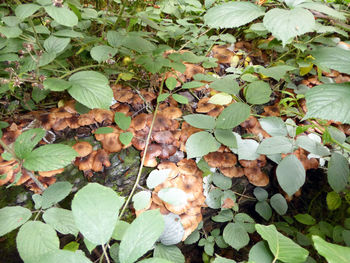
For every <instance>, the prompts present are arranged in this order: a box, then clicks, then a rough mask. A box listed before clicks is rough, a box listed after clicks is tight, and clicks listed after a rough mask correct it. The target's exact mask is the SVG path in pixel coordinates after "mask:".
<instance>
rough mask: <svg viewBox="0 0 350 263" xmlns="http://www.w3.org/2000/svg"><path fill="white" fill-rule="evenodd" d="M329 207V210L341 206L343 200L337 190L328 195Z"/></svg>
mask: <svg viewBox="0 0 350 263" xmlns="http://www.w3.org/2000/svg"><path fill="white" fill-rule="evenodd" d="M326 202H327V207H328V209H329V210H331V211H332V210H336V209H338V208H339V207H340V205H341V203H342V201H341V197H340V195H339V194H338V193H337V192H329V193H327V197H326Z"/></svg>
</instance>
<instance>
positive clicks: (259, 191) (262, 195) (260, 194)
mask: <svg viewBox="0 0 350 263" xmlns="http://www.w3.org/2000/svg"><path fill="white" fill-rule="evenodd" d="M253 194H254V196H255V197H256V199H258V201H260V202H262V201H265V200H267V198H268V197H269V193H268V192H267V191H266V190H265V189H264V188H261V187H255V188H254V191H253Z"/></svg>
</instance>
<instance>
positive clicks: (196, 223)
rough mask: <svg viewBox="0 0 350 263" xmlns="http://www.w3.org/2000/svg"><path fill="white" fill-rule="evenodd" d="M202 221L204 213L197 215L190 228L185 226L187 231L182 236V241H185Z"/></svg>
mask: <svg viewBox="0 0 350 263" xmlns="http://www.w3.org/2000/svg"><path fill="white" fill-rule="evenodd" d="M201 221H202V214H201V213H199V214H197V215H196V216H195V221H192V225H190V227H189V228H185V233H184V235H183V237H182V241H184V240H185V239H186V238H187V237H188V236H189V235H190V234H191V233H192V232H193V231H194V230H196V228H197V227H198V225H199V223H200V222H201Z"/></svg>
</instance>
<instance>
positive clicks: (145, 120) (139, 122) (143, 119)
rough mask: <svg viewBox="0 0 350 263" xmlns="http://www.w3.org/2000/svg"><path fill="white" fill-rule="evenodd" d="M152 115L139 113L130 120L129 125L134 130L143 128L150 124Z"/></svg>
mask: <svg viewBox="0 0 350 263" xmlns="http://www.w3.org/2000/svg"><path fill="white" fill-rule="evenodd" d="M151 121H152V115H150V114H146V113H140V114H139V115H137V116H136V117H135V118H133V119H132V120H131V124H130V127H132V128H133V129H134V130H135V131H139V130H143V129H144V128H146V127H147V126H150V125H151Z"/></svg>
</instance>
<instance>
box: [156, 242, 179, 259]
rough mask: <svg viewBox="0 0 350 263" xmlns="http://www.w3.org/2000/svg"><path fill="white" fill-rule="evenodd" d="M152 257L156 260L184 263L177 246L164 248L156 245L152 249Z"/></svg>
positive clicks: (161, 245)
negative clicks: (162, 259)
mask: <svg viewBox="0 0 350 263" xmlns="http://www.w3.org/2000/svg"><path fill="white" fill-rule="evenodd" d="M153 256H154V257H157V258H164V259H167V260H169V261H171V262H173V263H185V257H184V255H182V253H181V250H180V249H179V248H178V247H177V246H174V245H173V246H165V245H163V244H157V245H156V247H155V248H154V252H153Z"/></svg>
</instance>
